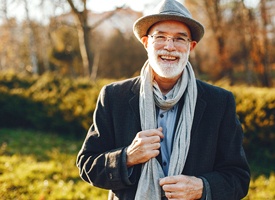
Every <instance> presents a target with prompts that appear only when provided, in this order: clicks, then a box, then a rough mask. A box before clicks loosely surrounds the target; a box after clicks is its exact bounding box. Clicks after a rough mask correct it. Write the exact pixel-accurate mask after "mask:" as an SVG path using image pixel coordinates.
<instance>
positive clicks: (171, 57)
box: [160, 55, 178, 61]
mask: <svg viewBox="0 0 275 200" xmlns="http://www.w3.org/2000/svg"><path fill="white" fill-rule="evenodd" d="M160 58H161V59H162V60H164V61H176V60H177V59H178V57H175V56H168V55H161V56H160Z"/></svg>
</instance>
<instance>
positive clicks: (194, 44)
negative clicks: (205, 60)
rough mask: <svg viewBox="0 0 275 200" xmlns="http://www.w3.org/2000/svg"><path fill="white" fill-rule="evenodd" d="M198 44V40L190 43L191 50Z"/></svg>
mask: <svg viewBox="0 0 275 200" xmlns="http://www.w3.org/2000/svg"><path fill="white" fill-rule="evenodd" d="M196 46H197V42H196V41H192V42H191V43H190V51H192V50H193V49H195V47H196Z"/></svg>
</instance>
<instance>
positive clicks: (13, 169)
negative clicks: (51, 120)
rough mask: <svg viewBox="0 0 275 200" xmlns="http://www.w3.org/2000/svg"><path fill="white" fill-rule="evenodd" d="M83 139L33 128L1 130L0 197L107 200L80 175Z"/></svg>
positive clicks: (103, 193)
mask: <svg viewBox="0 0 275 200" xmlns="http://www.w3.org/2000/svg"><path fill="white" fill-rule="evenodd" d="M81 143H82V139H78V140H76V139H73V138H70V137H68V138H64V137H63V138H62V137H59V136H58V135H55V134H46V133H39V132H33V131H20V130H14V131H12V130H7V129H2V130H0V185H1V187H0V199H20V200H21V199H22V200H25V199H38V200H47V199H93V200H96V199H98V200H101V199H107V191H105V190H100V189H98V188H95V187H92V186H90V185H89V184H87V183H85V182H84V181H82V180H81V179H80V178H79V174H78V169H77V167H76V165H75V159H76V155H77V152H78V150H79V148H80V146H81Z"/></svg>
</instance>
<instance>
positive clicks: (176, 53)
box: [156, 50, 182, 58]
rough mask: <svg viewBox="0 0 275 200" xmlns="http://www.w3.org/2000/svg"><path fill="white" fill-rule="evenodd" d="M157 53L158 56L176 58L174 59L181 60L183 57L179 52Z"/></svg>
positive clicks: (161, 51) (162, 51) (163, 51)
mask: <svg viewBox="0 0 275 200" xmlns="http://www.w3.org/2000/svg"><path fill="white" fill-rule="evenodd" d="M156 53H157V55H158V56H159V55H163V56H174V57H179V58H181V57H182V54H181V53H179V52H177V51H173V52H169V51H166V50H158V51H157V52H156Z"/></svg>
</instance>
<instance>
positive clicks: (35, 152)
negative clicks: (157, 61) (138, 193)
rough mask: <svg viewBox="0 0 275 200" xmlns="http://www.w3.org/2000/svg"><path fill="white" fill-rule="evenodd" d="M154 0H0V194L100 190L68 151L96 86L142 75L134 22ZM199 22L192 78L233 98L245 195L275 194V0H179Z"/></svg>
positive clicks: (79, 134)
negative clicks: (247, 177)
mask: <svg viewBox="0 0 275 200" xmlns="http://www.w3.org/2000/svg"><path fill="white" fill-rule="evenodd" d="M158 2H159V0H139V1H127V0H32V1H31V0H0V185H1V189H0V195H1V196H2V197H3V198H4V199H41V200H42V199H43V200H44V199H106V198H107V192H106V191H105V190H100V189H97V188H94V187H92V186H90V185H88V184H86V183H84V182H83V181H82V180H80V178H79V176H78V171H77V168H76V167H75V158H76V155H77V152H78V150H79V149H80V147H81V143H82V142H83V140H84V138H85V134H86V132H87V130H88V128H89V126H90V125H91V123H92V114H93V111H94V108H95V103H96V99H97V95H98V93H99V91H100V89H101V87H102V86H103V85H105V84H107V83H110V82H112V81H116V80H120V79H124V78H129V77H133V76H136V75H139V72H140V69H141V67H142V66H143V64H144V62H145V61H146V59H147V55H146V51H145V50H144V48H143V46H142V45H141V44H140V43H139V42H138V40H137V39H136V38H135V36H134V34H133V32H132V26H133V23H134V21H135V20H136V19H138V18H139V17H141V16H143V15H144V14H146V13H148V12H149V11H150V10H151V9H152V8H153V7H154V6H155V5H156V4H157V3H158ZM181 2H183V3H184V4H185V5H186V7H188V9H189V10H190V11H191V13H192V15H193V17H194V18H195V19H197V20H198V21H200V22H201V23H202V24H203V25H204V26H205V30H206V32H205V36H204V38H203V39H202V40H201V41H200V43H199V44H198V45H197V47H196V49H195V51H193V52H192V53H191V55H190V61H191V63H192V65H193V67H194V71H195V73H196V76H197V78H199V79H201V80H204V81H207V82H209V83H211V84H214V85H217V86H221V87H224V88H226V89H228V90H230V91H232V92H233V94H234V95H235V98H236V106H237V114H238V117H239V119H240V121H241V123H242V126H243V129H244V133H245V134H244V135H245V136H244V147H245V150H246V153H247V156H248V160H249V163H250V165H251V172H252V182H251V186H250V190H249V194H248V196H247V197H246V198H245V199H260V200H261V199H275V191H274V188H275V175H274V172H275V145H274V143H275V89H274V84H275V0H182V1H181Z"/></svg>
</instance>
